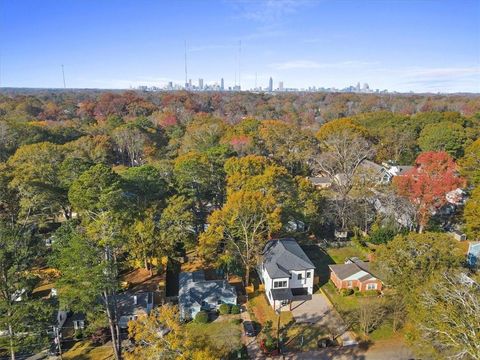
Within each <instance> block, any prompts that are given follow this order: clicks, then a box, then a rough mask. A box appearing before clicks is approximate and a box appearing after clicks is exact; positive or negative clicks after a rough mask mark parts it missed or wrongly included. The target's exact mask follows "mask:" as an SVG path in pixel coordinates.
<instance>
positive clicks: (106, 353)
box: [63, 341, 114, 360]
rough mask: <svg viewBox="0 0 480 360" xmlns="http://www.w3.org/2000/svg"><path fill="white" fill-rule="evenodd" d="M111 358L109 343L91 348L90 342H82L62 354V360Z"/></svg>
mask: <svg viewBox="0 0 480 360" xmlns="http://www.w3.org/2000/svg"><path fill="white" fill-rule="evenodd" d="M113 358H114V357H113V350H112V345H111V344H110V343H106V344H105V345H102V346H92V345H91V344H90V341H82V342H78V343H76V344H75V345H74V346H73V347H72V348H71V349H69V350H68V351H66V352H64V353H63V359H64V360H110V359H113Z"/></svg>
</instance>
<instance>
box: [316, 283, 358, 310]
mask: <svg viewBox="0 0 480 360" xmlns="http://www.w3.org/2000/svg"><path fill="white" fill-rule="evenodd" d="M322 290H323V292H324V293H325V295H327V297H328V298H329V299H330V301H331V302H332V303H333V305H334V306H335V308H336V309H337V311H338V312H339V313H340V314H344V313H348V312H351V311H353V310H356V309H358V308H359V306H360V301H359V300H360V299H361V300H362V301H363V300H365V299H364V298H358V297H356V296H354V295H350V296H342V295H340V293H339V292H338V290H337V288H336V287H335V285H334V284H333V283H332V282H331V281H329V282H328V283H327V284H325V285H324V286H323V287H322Z"/></svg>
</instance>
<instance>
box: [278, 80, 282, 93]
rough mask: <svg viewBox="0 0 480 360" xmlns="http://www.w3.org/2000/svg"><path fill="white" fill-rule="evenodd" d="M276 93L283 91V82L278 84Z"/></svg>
mask: <svg viewBox="0 0 480 360" xmlns="http://www.w3.org/2000/svg"><path fill="white" fill-rule="evenodd" d="M278 91H283V81H279V82H278Z"/></svg>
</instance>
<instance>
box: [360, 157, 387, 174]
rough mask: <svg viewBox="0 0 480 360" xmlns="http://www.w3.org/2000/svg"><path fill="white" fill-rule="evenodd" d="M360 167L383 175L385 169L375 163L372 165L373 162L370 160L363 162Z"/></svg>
mask: <svg viewBox="0 0 480 360" xmlns="http://www.w3.org/2000/svg"><path fill="white" fill-rule="evenodd" d="M361 166H362V167H363V168H366V169H370V170H373V171H376V172H378V173H383V172H385V171H386V170H385V168H384V167H383V166H382V165H378V164H377V163H374V162H373V161H370V160H366V159H365V160H363V161H362V164H361Z"/></svg>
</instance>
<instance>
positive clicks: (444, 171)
mask: <svg viewBox="0 0 480 360" xmlns="http://www.w3.org/2000/svg"><path fill="white" fill-rule="evenodd" d="M415 164H416V166H415V167H414V168H413V169H412V170H410V171H409V172H408V173H406V174H405V175H404V176H397V177H395V178H394V179H393V184H394V186H395V187H396V190H397V192H398V193H399V194H400V195H402V196H405V197H407V198H408V199H409V200H410V201H411V202H412V203H413V204H414V205H415V206H416V209H417V216H418V225H419V232H422V231H423V229H424V228H425V226H426V225H427V223H428V221H429V220H430V217H431V215H432V214H434V213H435V212H436V211H437V210H439V209H440V208H441V207H442V206H444V205H446V203H447V198H446V195H447V193H449V192H450V191H452V190H455V189H457V188H459V187H462V186H464V185H465V181H464V179H463V178H461V177H460V176H459V175H458V174H457V166H456V164H455V161H454V160H453V158H452V157H451V156H450V155H448V154H447V153H446V152H444V151H440V152H434V151H430V152H425V153H422V154H420V155H419V156H418V157H417V159H416V160H415Z"/></svg>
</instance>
